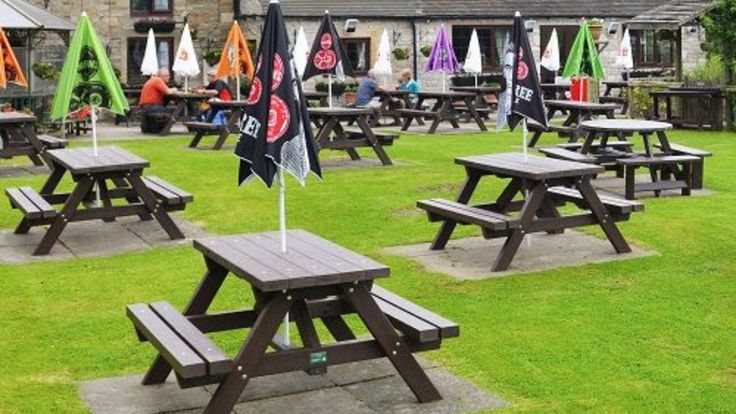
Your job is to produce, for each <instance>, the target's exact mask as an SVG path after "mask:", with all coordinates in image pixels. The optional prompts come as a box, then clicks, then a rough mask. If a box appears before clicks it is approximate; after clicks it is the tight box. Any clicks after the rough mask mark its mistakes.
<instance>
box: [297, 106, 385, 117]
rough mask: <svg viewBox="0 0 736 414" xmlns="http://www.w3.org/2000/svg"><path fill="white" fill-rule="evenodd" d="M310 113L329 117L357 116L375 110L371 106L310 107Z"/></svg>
mask: <svg viewBox="0 0 736 414" xmlns="http://www.w3.org/2000/svg"><path fill="white" fill-rule="evenodd" d="M307 110H308V111H309V115H313V116H317V117H329V116H346V115H347V116H355V117H358V116H360V115H369V114H372V113H373V112H374V110H373V109H369V108H308V109H307Z"/></svg>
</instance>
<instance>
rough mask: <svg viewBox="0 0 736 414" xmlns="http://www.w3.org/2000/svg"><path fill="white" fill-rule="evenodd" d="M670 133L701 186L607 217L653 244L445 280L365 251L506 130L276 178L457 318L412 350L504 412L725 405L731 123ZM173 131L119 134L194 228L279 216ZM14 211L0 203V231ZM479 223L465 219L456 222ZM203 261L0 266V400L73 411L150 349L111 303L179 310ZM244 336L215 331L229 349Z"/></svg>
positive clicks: (7, 409) (407, 227)
mask: <svg viewBox="0 0 736 414" xmlns="http://www.w3.org/2000/svg"><path fill="white" fill-rule="evenodd" d="M670 138H671V140H672V141H673V142H677V143H681V144H684V145H689V146H693V147H696V148H703V149H707V150H710V151H712V152H713V153H714V154H715V156H714V157H713V158H709V159H708V160H707V161H706V174H705V185H706V187H707V188H709V189H711V190H714V191H715V194H713V195H710V196H707V197H672V198H666V199H647V200H645V204H646V211H645V212H644V213H640V214H635V215H633V216H632V220H631V221H629V222H625V223H622V224H621V225H620V228H621V229H622V231H623V233H624V235H625V237H626V238H627V239H628V240H629V242H631V243H634V244H636V245H639V246H643V247H646V248H649V249H654V250H656V251H657V252H658V253H659V255H654V256H650V257H644V258H637V259H632V260H625V261H616V262H610V263H604V264H591V265H586V266H581V267H573V268H565V269H558V270H552V271H545V272H539V273H534V274H525V275H519V276H512V277H506V278H499V279H488V280H483V281H462V282H461V281H457V280H454V279H452V278H450V277H446V276H444V275H441V274H432V273H429V272H427V271H426V270H424V269H423V268H422V267H421V266H419V265H417V264H416V263H414V262H412V261H411V260H408V259H404V258H400V257H393V256H388V255H383V254H381V253H380V249H381V248H383V247H386V246H392V245H404V244H412V243H419V242H426V241H429V240H431V238H432V237H433V236H434V232H435V230H436V229H437V225H436V224H431V223H429V222H428V221H427V219H426V217H425V216H424V215H423V214H421V213H420V212H419V211H418V210H416V209H415V208H414V204H415V202H416V200H418V199H420V198H426V197H437V196H443V197H454V195H455V193H456V191H457V189H458V188H459V186H460V184H461V183H462V180H463V178H464V173H463V170H462V168H460V167H458V166H456V165H454V164H453V162H452V161H453V158H454V157H456V156H459V155H471V154H479V153H491V152H505V151H518V150H519V146H518V142H519V141H520V138H519V137H518V134H514V135H512V134H509V133H487V134H471V135H462V136H416V135H404V136H402V137H401V139H400V140H399V141H398V142H397V144H396V145H395V146H394V147H390V148H388V151H389V154H390V156H391V157H392V158H393V159H394V161H395V162H396V163H397V165H396V166H394V167H388V168H383V167H374V168H344V169H327V170H326V171H325V172H324V179H323V180H322V181H321V182H319V181H318V180H316V179H311V178H310V180H309V182H308V184H307V186H306V187H304V188H301V187H299V186H298V184H296V182H294V181H293V180H292V181H290V182H289V183H288V190H287V197H288V200H287V209H288V220H289V221H288V225H289V227H300V228H304V229H307V230H309V231H311V232H314V233H316V234H319V235H321V236H323V237H326V238H328V239H331V240H333V241H334V242H337V243H340V244H342V245H345V246H346V247H349V248H351V249H354V250H357V251H359V252H362V253H365V254H368V255H370V256H372V257H375V258H376V259H378V260H380V261H382V262H384V263H386V264H388V265H390V266H391V268H392V275H393V276H392V277H391V278H390V279H387V280H385V281H383V282H382V285H384V286H385V287H387V288H389V289H391V290H393V291H395V292H396V293H398V294H401V295H403V296H405V297H407V298H408V299H410V300H413V301H416V302H418V303H420V304H422V305H424V306H426V307H428V308H430V309H432V310H434V311H436V312H437V313H439V314H441V315H443V316H446V317H448V318H450V319H453V320H455V321H456V322H458V323H459V324H460V326H461V336H460V338H456V339H454V340H448V341H446V342H445V343H444V344H443V347H442V349H441V350H439V351H436V352H432V353H429V354H424V355H425V356H427V357H429V358H431V359H434V360H436V361H439V362H440V363H441V364H442V365H444V366H445V367H447V368H448V369H449V370H451V371H453V372H455V373H456V374H458V375H460V376H462V377H464V378H466V379H468V380H470V381H472V382H473V383H475V384H477V385H478V386H480V387H482V388H484V389H486V390H488V391H489V392H491V393H494V394H496V395H498V396H500V397H502V398H504V399H505V400H507V401H508V402H509V403H510V404H511V408H509V409H508V410H507V411H518V412H522V411H525V412H580V411H597V412H733V411H734V410H736V259H735V253H736V230H734V229H735V227H736V226H735V225H736V219H735V218H734V217H736V169H734V166H736V134H732V133H706V132H700V133H698V132H673V133H671V134H670ZM188 141H189V138H188V137H178V138H171V139H166V140H145V141H125V142H118V143H117V145H120V146H122V147H124V148H127V149H129V150H131V151H132V152H134V153H136V154H138V155H140V156H142V157H144V158H147V159H149V160H150V161H151V164H152V168H150V170H149V171H148V172H147V173H148V174H150V175H154V174H155V175H158V176H160V177H163V178H164V179H166V180H168V181H170V182H171V183H173V184H175V185H177V186H180V187H182V188H184V189H186V190H188V191H190V192H192V193H193V194H194V195H195V202H194V203H192V204H191V205H190V206H189V207H188V208H187V210H186V211H185V212H184V213H183V215H184V217H186V218H187V219H188V220H191V221H194V222H197V223H199V224H200V225H202V226H203V227H205V228H206V229H207V230H208V231H209V232H211V233H214V234H231V233H239V232H256V231H264V230H275V229H277V227H278V215H277V191H276V190H275V189H274V190H271V191H266V190H265V189H264V187H263V186H262V185H261V184H260V183H257V182H253V183H251V184H249V185H247V186H245V187H242V188H238V187H237V186H236V177H237V173H236V168H237V162H236V159H235V157H234V156H233V155H232V152H231V150H229V149H228V150H224V151H218V152H213V151H198V150H197V151H193V150H189V149H187V148H186V146H187V143H188ZM555 142H556V138H554V137H552V136H551V135H547V136H545V137H543V139H542V145H544V144H553V143H555ZM105 144H107V143H105ZM74 145H86V144H85V143H79V142H75V144H74ZM363 153H365V154H366V155H369V156H372V155H370V154H368V152H366V151H363ZM330 156H343V155H340V154H338V155H330ZM3 164H7V163H6V162H5V161H3ZM44 179H45V177H44V176H25V177H18V178H5V179H0V189H3V190H4V188H6V187H11V186H18V185H31V186H33V187H35V188H40V186H41V184H42V182H43V181H44ZM502 184H503V183H502V182H500V181H495V182H491V181H486V182H485V183H481V185H482V186H483V187H482V188H481V190H482V191H481V190H479V192H478V193H476V195H477V196H478V195H479V196H482V195H483V194H481V193H485V194H488V195H491V194H495V193H496V192H497V191H499V190H500V188H501V185H502ZM19 218H20V215H19V213H18V212H17V211H14V210H11V209H10V207H9V206H8V203H7V202H5V201H3V202H2V203H0V228H3V229H11V228H12V227H13V226H14V225H15V224H16V223H17V221H18V220H19ZM589 231H590V232H592V233H594V234H600V232H599V231H598V230H596V229H591V230H589ZM477 234H479V231H478V230H477V229H474V228H463V229H461V231H460V232H458V233H457V234H456V235H457V236H469V235H477ZM203 271H204V263H203V261H202V259H201V256H200V255H199V254H198V253H197V252H196V251H195V250H194V249H192V248H191V247H190V246H188V245H187V246H181V247H174V248H166V249H163V248H162V249H154V250H149V251H146V252H142V253H141V252H139V253H131V254H124V255H119V256H114V257H103V258H90V259H75V260H69V261H62V262H48V263H38V264H30V265H24V266H7V265H0V413H3V414H4V413H83V412H86V407H85V405H84V403H83V402H82V401H81V400H80V398H79V396H78V394H77V382H78V381H81V380H88V379H93V378H103V377H111V376H120V375H129V374H134V373H142V372H143V371H144V370H145V369H146V368H147V365H148V363H149V362H150V360H151V358H152V356H153V354H154V353H153V348H152V347H151V346H150V345H149V344H140V343H138V341H137V339H136V337H135V335H134V332H133V329H132V326H131V324H130V322H129V321H128V319H127V318H126V317H125V312H124V306H125V305H126V304H130V303H137V302H144V301H153V300H161V299H163V300H168V301H170V302H171V303H173V304H174V305H175V306H176V307H178V308H181V307H182V306H183V305H184V304H185V302H186V300H187V299H188V297H189V296H190V294H191V293H192V291H193V289H194V288H195V286H196V284H197V282H198V281H199V279H200V278H201V276H202V273H203ZM243 298H246V299H247V300H248V301H251V300H252V298H251V295H250V293H249V291H248V290H247V289H246V286H245V283H242V282H240V281H239V280H236V279H235V278H232V279H231V280H229V281H228V282H226V285H225V287H224V288H223V291H222V294H221V295H220V297H219V298H218V300H217V301H216V302H215V305H214V308H215V309H226V308H229V307H233V306H242V305H243ZM242 336H243V333H242V332H235V333H228V334H224V335H220V336H218V337H217V340H218V342H219V343H221V344H223V345H224V348H225V349H226V350H228V351H233V350H234V349H235V348H234V347H235V346H236V345H237V344H238V343H239V341H240V340H241V339H242ZM407 392H410V391H409V390H408V388H407Z"/></svg>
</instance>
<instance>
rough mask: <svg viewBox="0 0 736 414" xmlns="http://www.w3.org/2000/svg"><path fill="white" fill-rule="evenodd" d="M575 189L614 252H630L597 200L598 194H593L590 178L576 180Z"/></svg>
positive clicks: (598, 199) (614, 224)
mask: <svg viewBox="0 0 736 414" xmlns="http://www.w3.org/2000/svg"><path fill="white" fill-rule="evenodd" d="M577 188H578V190H579V191H580V194H581V195H582V196H583V199H585V202H586V203H587V204H588V208H590V211H591V212H592V213H593V215H595V217H596V219H597V220H598V224H599V225H600V226H601V229H603V232H604V233H605V234H606V237H608V241H610V242H611V244H612V245H613V248H614V249H616V252H617V253H629V252H631V247H629V244H628V243H626V240H625V239H624V236H623V235H621V232H620V231H619V230H618V227H617V226H616V223H615V222H614V221H613V220H612V219H611V216H610V215H609V214H608V210H607V209H606V207H605V206H604V205H603V203H602V202H601V199H600V198H598V194H597V193H596V192H595V189H594V188H593V185H591V184H590V177H583V178H582V179H580V180H578V182H577Z"/></svg>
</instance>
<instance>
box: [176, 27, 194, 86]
mask: <svg viewBox="0 0 736 414" xmlns="http://www.w3.org/2000/svg"><path fill="white" fill-rule="evenodd" d="M172 70H173V71H174V72H175V73H177V74H179V75H181V76H196V75H199V63H197V55H196V53H195V52H194V45H193V44H192V34H191V33H190V32H189V23H187V24H185V25H184V31H183V32H182V35H181V41H179V48H178V49H177V50H176V59H175V60H174V66H173V67H172Z"/></svg>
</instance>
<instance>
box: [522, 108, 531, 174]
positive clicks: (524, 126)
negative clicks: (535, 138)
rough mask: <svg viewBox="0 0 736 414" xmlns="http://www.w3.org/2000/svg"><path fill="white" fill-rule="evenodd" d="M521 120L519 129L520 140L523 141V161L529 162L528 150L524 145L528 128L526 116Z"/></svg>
mask: <svg viewBox="0 0 736 414" xmlns="http://www.w3.org/2000/svg"><path fill="white" fill-rule="evenodd" d="M521 122H522V125H521V128H522V129H521V130H522V142H523V145H522V151H523V152H524V163H525V164H526V163H527V162H529V151H528V149H527V147H526V141H527V138H528V135H529V130H528V129H527V127H526V118H524V120H523V121H521Z"/></svg>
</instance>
